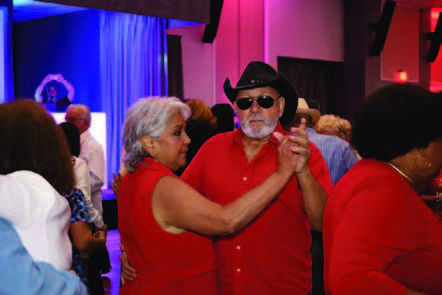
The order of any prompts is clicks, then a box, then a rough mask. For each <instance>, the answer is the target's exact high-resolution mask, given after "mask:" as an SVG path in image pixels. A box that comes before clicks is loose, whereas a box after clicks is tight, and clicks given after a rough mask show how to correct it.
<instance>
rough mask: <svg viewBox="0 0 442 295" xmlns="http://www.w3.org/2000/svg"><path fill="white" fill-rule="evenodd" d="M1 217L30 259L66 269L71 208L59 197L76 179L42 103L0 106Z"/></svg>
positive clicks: (70, 188) (56, 131)
mask: <svg viewBox="0 0 442 295" xmlns="http://www.w3.org/2000/svg"><path fill="white" fill-rule="evenodd" d="M0 142H1V143H2V144H1V145H0V203H1V206H0V217H1V218H4V219H6V220H8V221H9V222H11V224H12V225H13V226H14V228H15V230H16V231H17V233H18V235H19V236H20V239H21V240H22V241H23V245H24V246H25V248H26V249H27V250H28V252H29V253H30V255H31V256H32V258H33V259H34V260H35V261H42V262H48V263H50V264H52V265H53V266H54V267H55V268H57V269H58V270H65V271H66V270H69V269H70V268H71V260H72V251H71V243H70V241H69V237H68V230H69V219H70V214H71V210H70V208H69V204H68V202H67V200H66V199H65V198H64V197H63V195H65V194H69V193H70V192H71V191H72V189H73V187H74V183H75V178H74V172H73V169H72V162H71V158H70V153H69V148H68V146H67V143H66V141H65V140H64V139H63V135H62V134H61V132H60V130H59V129H58V127H57V125H56V124H55V122H54V120H53V118H52V117H51V116H50V115H49V114H48V113H46V111H45V110H44V109H43V107H42V106H41V105H39V104H38V103H37V102H35V101H33V100H32V101H31V100H19V101H16V102H13V103H9V104H1V105H0Z"/></svg>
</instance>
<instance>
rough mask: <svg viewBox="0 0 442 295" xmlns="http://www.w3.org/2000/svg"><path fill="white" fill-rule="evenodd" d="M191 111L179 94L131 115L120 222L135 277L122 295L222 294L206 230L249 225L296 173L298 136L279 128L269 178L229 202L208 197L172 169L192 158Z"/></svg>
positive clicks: (146, 102) (145, 102) (143, 104)
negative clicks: (275, 161)
mask: <svg viewBox="0 0 442 295" xmlns="http://www.w3.org/2000/svg"><path fill="white" fill-rule="evenodd" d="M189 115H190V109H189V107H188V106H187V105H185V104H184V103H182V102H180V101H179V100H178V99H176V98H150V99H142V100H140V101H139V102H137V103H136V104H135V105H134V106H133V107H132V108H131V110H130V111H129V113H128V115H127V117H126V120H125V123H124V132H123V138H124V148H125V151H126V156H125V158H124V165H125V168H126V169H127V171H128V172H129V173H126V174H125V176H124V177H123V180H122V182H121V184H120V188H119V193H118V220H119V224H118V225H119V231H120V235H121V238H122V241H123V244H124V246H125V248H126V251H127V254H128V257H129V260H130V262H131V264H132V265H133V266H134V268H135V269H136V270H137V276H136V278H135V279H134V280H132V281H129V282H126V283H125V284H124V285H123V286H122V288H121V291H120V294H125V295H126V294H137V295H139V294H161V295H167V294H173V295H175V294H189V295H190V294H192V295H193V294H205V295H213V294H216V277H215V271H216V261H215V255H214V250H213V248H212V242H211V240H210V239H209V238H208V237H207V236H206V235H219V234H232V233H234V232H236V231H238V230H240V229H241V228H243V227H244V226H245V225H247V224H248V223H249V222H250V221H252V220H253V219H254V218H255V217H256V215H257V214H258V213H259V212H261V211H262V210H263V209H264V208H265V207H266V206H267V204H269V203H270V202H271V201H272V200H273V198H274V197H275V196H276V195H277V193H278V192H279V191H280V190H281V189H282V188H283V187H284V186H285V184H286V183H287V182H288V180H289V179H290V177H291V176H292V174H293V172H294V169H295V167H294V163H295V161H294V157H295V154H294V153H293V152H292V151H295V152H299V151H298V147H297V146H296V141H297V139H296V138H294V137H283V136H282V135H280V134H275V136H276V137H277V138H278V139H280V140H281V145H280V147H279V151H278V167H277V169H276V171H275V172H274V173H273V174H272V175H271V176H269V178H267V179H266V180H265V181H264V182H263V183H262V184H261V185H259V186H258V187H256V188H255V189H254V190H252V191H249V192H248V193H246V194H245V195H243V196H242V197H241V198H239V199H238V200H236V201H235V202H232V203H230V204H228V205H227V206H225V207H222V206H220V205H218V204H216V203H213V202H211V201H209V200H207V199H206V198H204V197H203V196H201V195H200V194H199V193H198V192H196V191H195V190H194V189H192V188H191V187H190V186H188V185H186V184H185V183H184V182H182V181H180V179H179V178H178V177H176V176H175V175H174V174H173V173H172V171H174V170H177V169H178V168H180V167H182V166H184V165H185V164H186V152H187V146H188V144H189V142H190V140H189V138H188V136H187V134H186V132H185V120H186V119H187V118H188V117H189ZM212 173H214V172H213V171H212ZM226 185H228V184H226Z"/></svg>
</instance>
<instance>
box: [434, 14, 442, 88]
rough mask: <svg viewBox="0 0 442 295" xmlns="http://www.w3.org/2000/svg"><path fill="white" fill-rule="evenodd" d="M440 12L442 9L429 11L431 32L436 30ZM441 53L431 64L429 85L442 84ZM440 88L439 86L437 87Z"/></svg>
mask: <svg viewBox="0 0 442 295" xmlns="http://www.w3.org/2000/svg"><path fill="white" fill-rule="evenodd" d="M441 12H442V8H432V9H431V32H434V29H435V28H436V24H437V20H438V19H439V14H440V13H441ZM441 56H442V51H441V52H439V55H438V56H437V58H436V60H435V61H434V62H433V63H431V84H432V85H433V86H432V87H434V85H436V84H441V83H442V58H441ZM438 87H440V86H438Z"/></svg>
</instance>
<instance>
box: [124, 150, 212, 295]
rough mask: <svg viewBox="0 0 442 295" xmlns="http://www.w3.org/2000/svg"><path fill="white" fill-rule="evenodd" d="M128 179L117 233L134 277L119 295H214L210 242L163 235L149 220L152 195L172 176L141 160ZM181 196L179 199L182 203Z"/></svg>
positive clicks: (187, 235)
mask: <svg viewBox="0 0 442 295" xmlns="http://www.w3.org/2000/svg"><path fill="white" fill-rule="evenodd" d="M144 164H145V165H140V166H139V167H138V169H137V170H136V171H135V172H134V173H127V174H126V175H125V176H124V178H123V181H122V182H121V185H120V191H119V197H118V228H119V231H120V235H121V238H122V240H123V243H124V245H125V247H126V250H127V254H128V256H129V260H130V263H131V265H132V266H133V267H134V268H135V269H136V272H137V277H136V279H135V280H133V281H131V282H127V283H125V284H124V285H123V286H122V288H121V290H120V294H123V295H127V294H137V295H139V294H161V295H168V294H171V295H172V294H173V295H175V294H180V295H187V294H188V295H191V294H192V295H194V294H205V295H215V294H216V260H215V254H214V250H213V246H212V241H211V240H210V239H209V238H207V237H204V236H201V235H198V234H195V233H193V232H189V231H186V232H184V233H182V234H171V233H167V232H166V231H164V230H163V229H162V228H161V227H160V226H159V225H158V223H157V222H156V220H155V219H154V217H153V214H152V192H153V190H154V188H155V186H156V184H157V183H158V181H159V180H160V179H161V177H163V176H174V177H175V175H174V174H173V173H172V172H171V171H170V170H169V169H168V168H167V167H165V166H164V165H162V164H160V163H158V162H156V161H154V160H152V159H146V160H145V163H144ZM184 197H185V196H183V198H184Z"/></svg>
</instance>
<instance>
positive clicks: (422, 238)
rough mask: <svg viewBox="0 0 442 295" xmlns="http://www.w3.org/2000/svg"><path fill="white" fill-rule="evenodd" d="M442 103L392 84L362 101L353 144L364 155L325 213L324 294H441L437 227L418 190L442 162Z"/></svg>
mask: <svg viewBox="0 0 442 295" xmlns="http://www.w3.org/2000/svg"><path fill="white" fill-rule="evenodd" d="M441 113H442V98H441V97H440V96H439V95H438V94H435V93H432V92H430V91H428V90H426V89H423V88H420V87H418V86H411V85H398V84H393V85H389V86H386V87H384V88H381V89H379V90H377V91H376V92H374V93H373V94H371V95H370V96H368V97H367V99H366V100H365V101H364V103H363V105H362V106H361V107H360V109H358V110H357V111H356V113H355V116H354V118H355V119H354V122H353V133H352V138H351V142H352V144H353V145H354V147H355V148H356V149H357V151H358V152H359V154H360V155H361V156H362V158H363V160H361V161H360V162H359V163H358V164H356V165H355V166H353V168H352V169H351V170H350V171H349V172H347V174H346V175H345V176H344V177H343V178H342V179H341V180H340V182H339V183H338V184H337V185H336V187H335V190H334V191H333V192H332V194H331V195H330V196H329V199H328V201H327V205H326V207H325V213H324V228H323V230H324V232H323V239H324V256H325V272H324V278H325V284H326V292H327V294H332V295H342V294H358V295H365V294H367V295H368V294H376V295H383V294H385V295H387V294H388V295H395V294H398V295H399V294H401V295H405V294H408V295H412V294H413V295H418V294H419V295H422V294H435V295H436V294H442V284H441V277H442V224H441V223H440V222H439V221H438V218H437V216H436V215H435V214H434V213H433V212H432V211H431V209H430V208H428V206H427V205H426V204H425V203H424V201H423V200H422V199H421V198H420V196H419V192H418V189H416V188H418V187H421V186H422V185H425V184H426V183H428V182H429V181H430V180H431V179H432V178H434V177H436V176H437V175H438V174H439V171H440V168H441V165H442V125H441V121H440V119H441V117H440V115H441Z"/></svg>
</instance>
